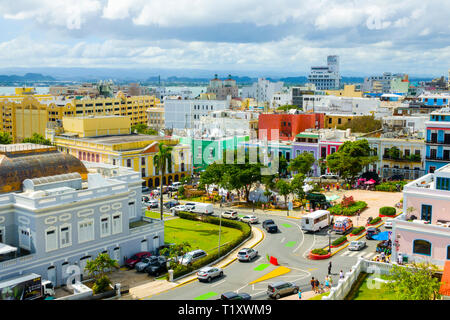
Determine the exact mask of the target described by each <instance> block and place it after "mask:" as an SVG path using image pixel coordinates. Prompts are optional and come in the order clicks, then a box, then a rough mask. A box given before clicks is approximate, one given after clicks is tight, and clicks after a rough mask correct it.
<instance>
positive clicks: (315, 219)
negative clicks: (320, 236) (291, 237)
mask: <svg viewBox="0 0 450 320" xmlns="http://www.w3.org/2000/svg"><path fill="white" fill-rule="evenodd" d="M328 221H331V217H330V212H329V211H327V210H316V211H314V212H311V213H308V214H306V215H304V216H303V217H302V220H301V226H302V230H305V231H313V232H315V231H319V230H321V229H323V228H325V227H328Z"/></svg>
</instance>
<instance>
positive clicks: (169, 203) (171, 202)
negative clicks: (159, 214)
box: [164, 200, 180, 209]
mask: <svg viewBox="0 0 450 320" xmlns="http://www.w3.org/2000/svg"><path fill="white" fill-rule="evenodd" d="M179 204H180V203H179V202H178V201H177V200H169V201H167V202H166V203H164V207H166V208H167V209H171V208H173V207H176V206H178V205H179Z"/></svg>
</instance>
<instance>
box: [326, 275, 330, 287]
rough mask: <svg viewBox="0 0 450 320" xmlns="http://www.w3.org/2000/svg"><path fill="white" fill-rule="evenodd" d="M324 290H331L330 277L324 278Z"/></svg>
mask: <svg viewBox="0 0 450 320" xmlns="http://www.w3.org/2000/svg"><path fill="white" fill-rule="evenodd" d="M325 288H327V289H331V285H330V277H329V276H325Z"/></svg>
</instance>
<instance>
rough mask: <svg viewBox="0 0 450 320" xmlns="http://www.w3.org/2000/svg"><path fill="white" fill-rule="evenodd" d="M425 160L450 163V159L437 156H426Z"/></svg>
mask: <svg viewBox="0 0 450 320" xmlns="http://www.w3.org/2000/svg"><path fill="white" fill-rule="evenodd" d="M425 159H427V160H430V161H449V162H450V157H437V156H426V157H425Z"/></svg>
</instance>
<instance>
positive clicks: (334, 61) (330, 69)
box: [308, 56, 341, 90]
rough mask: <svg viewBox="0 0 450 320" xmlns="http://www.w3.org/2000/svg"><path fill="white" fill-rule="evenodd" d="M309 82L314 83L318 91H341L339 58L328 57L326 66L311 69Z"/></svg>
mask: <svg viewBox="0 0 450 320" xmlns="http://www.w3.org/2000/svg"><path fill="white" fill-rule="evenodd" d="M308 82H310V83H314V84H315V85H316V89H317V90H332V89H339V87H340V85H341V74H340V72H339V56H328V57H327V65H326V66H319V67H311V73H310V74H309V76H308Z"/></svg>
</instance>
